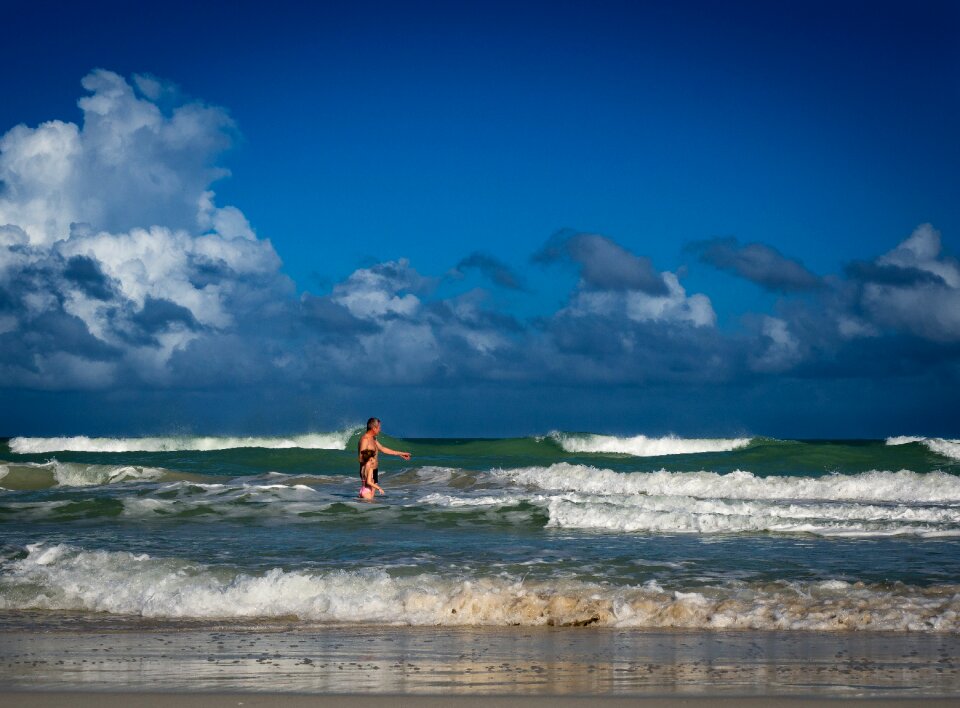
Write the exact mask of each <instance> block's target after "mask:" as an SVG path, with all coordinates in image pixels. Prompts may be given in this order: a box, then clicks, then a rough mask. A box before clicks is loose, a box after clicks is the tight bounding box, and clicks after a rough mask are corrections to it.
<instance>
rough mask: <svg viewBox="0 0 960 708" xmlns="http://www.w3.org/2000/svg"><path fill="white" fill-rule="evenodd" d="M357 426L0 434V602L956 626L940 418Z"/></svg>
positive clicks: (178, 612)
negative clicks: (363, 434)
mask: <svg viewBox="0 0 960 708" xmlns="http://www.w3.org/2000/svg"><path fill="white" fill-rule="evenodd" d="M359 432H360V431H359V430H344V431H335V432H328V433H324V432H319V433H310V434H303V435H296V436H291V437H286V438H281V437H197V436H192V437H186V436H183V437H152V438H87V437H74V438H12V439H9V440H5V441H3V442H2V443H0V610H3V611H4V612H5V617H6V619H5V621H6V622H8V623H9V622H10V621H14V622H15V621H16V617H17V616H18V614H17V613H22V614H23V616H24V617H25V618H26V617H28V616H35V615H36V612H38V611H39V612H63V611H69V612H71V613H74V616H76V613H79V614H80V615H82V616H85V617H88V618H89V619H90V621H91V622H96V621H97V618H98V617H99V618H116V617H130V616H132V617H146V618H154V619H156V620H158V621H165V620H177V621H184V620H189V621H191V622H197V623H201V624H202V623H204V622H209V623H210V624H211V625H213V624H216V625H217V626H222V625H223V623H224V622H231V621H244V622H249V621H251V620H258V621H260V620H262V621H269V620H271V619H283V620H284V621H293V622H296V623H302V624H303V625H304V626H309V625H316V624H324V623H357V624H364V625H371V626H382V625H427V626H435V625H462V626H512V625H522V626H531V625H554V626H563V625H577V626H588V627H590V626H597V627H602V626H608V627H631V628H691V629H707V630H709V629H744V630H787V631H790V630H818V631H867V632H869V631H910V632H957V631H958V630H960V619H958V612H960V441H957V440H949V439H931V438H922V437H900V438H890V439H888V440H865V441H850V440H846V441H844V440H840V441H822V440H821V441H794V440H773V439H767V438H731V439H689V438H677V437H664V438H650V437H645V436H642V435H638V436H634V437H615V436H606V435H594V434H587V433H581V434H575V433H556V432H555V433H550V434H547V435H543V436H539V437H529V438H515V439H496V440H486V439H408V440H397V439H392V438H384V439H383V442H384V443H385V444H386V445H388V446H389V447H392V448H395V449H402V450H409V451H410V452H411V453H412V454H413V458H412V459H411V460H410V461H409V462H405V461H403V460H401V459H399V458H395V457H389V456H386V455H381V460H380V480H381V485H382V486H383V487H384V488H385V490H386V491H387V494H386V496H383V497H379V496H378V497H377V499H376V500H375V502H372V503H369V502H364V501H361V500H359V499H358V498H357V491H358V488H359V474H358V464H357V460H356V447H357V440H358V436H359ZM11 617H12V618H13V620H11ZM24 621H25V622H26V621H27V620H26V619H25V620H24Z"/></svg>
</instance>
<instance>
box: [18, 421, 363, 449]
mask: <svg viewBox="0 0 960 708" xmlns="http://www.w3.org/2000/svg"><path fill="white" fill-rule="evenodd" d="M356 432H357V429H354V428H350V429H346V430H341V431H337V432H332V433H305V434H303V435H293V436H290V437H215V436H207V437H203V436H173V437H148V438H89V437H86V436H83V435H81V436H76V437H61V438H23V437H20V438H12V439H11V440H10V449H11V450H12V451H13V452H15V453H17V454H20V455H27V454H38V453H45V452H58V451H61V450H70V451H74V452H174V451H180V450H204V451H209V450H229V449H233V448H240V447H263V448H271V449H276V450H280V449H290V448H305V449H309V450H345V449H346V447H347V442H348V441H349V440H350V437H351V436H352V435H353V434H354V433H356Z"/></svg>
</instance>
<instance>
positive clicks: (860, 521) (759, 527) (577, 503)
mask: <svg viewBox="0 0 960 708" xmlns="http://www.w3.org/2000/svg"><path fill="white" fill-rule="evenodd" d="M548 512H549V515H550V521H549V522H548V526H554V527H558V528H580V529H600V530H605V531H625V532H652V533H694V534H728V533H758V532H760V533H782V534H802V533H807V534H814V535H817V536H858V537H877V536H919V537H944V536H960V509H958V508H955V507H954V508H929V507H921V508H914V507H905V506H877V505H867V504H863V505H861V504H844V503H835V504H819V503H813V504H801V503H788V504H777V503H775V502H766V501H763V502H757V501H749V502H748V501H728V500H699V499H691V498H689V497H647V496H638V497H633V498H626V499H616V500H615V499H613V498H597V497H594V498H588V499H583V498H576V496H574V498H570V497H566V498H565V497H557V498H554V499H552V500H550V502H549V504H548Z"/></svg>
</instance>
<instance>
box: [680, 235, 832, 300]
mask: <svg viewBox="0 0 960 708" xmlns="http://www.w3.org/2000/svg"><path fill="white" fill-rule="evenodd" d="M687 248H688V249H689V250H691V251H693V252H694V253H698V254H699V255H700V260H701V261H703V262H704V263H708V264H710V265H712V266H714V267H716V268H720V269H721V270H725V271H728V272H730V273H733V274H735V275H739V276H740V277H741V278H746V279H747V280H750V281H752V282H754V283H756V284H757V285H759V286H760V287H762V288H764V289H766V290H771V291H773V292H781V293H792V292H802V291H804V290H813V289H815V288H817V287H819V286H820V279H819V278H818V277H817V276H816V275H814V274H813V273H811V272H810V271H809V270H807V269H806V268H805V267H804V266H803V264H802V263H800V261H798V260H795V259H793V258H787V257H786V256H784V255H783V254H781V253H780V252H779V251H778V250H777V249H775V248H773V247H772V246H767V245H765V244H762V243H748V244H745V245H741V244H740V243H739V242H738V241H737V239H735V238H732V237H731V238H717V239H711V240H708V241H697V242H694V243H692V244H690V245H689V246H688V247H687Z"/></svg>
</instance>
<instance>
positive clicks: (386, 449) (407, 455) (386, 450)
mask: <svg viewBox="0 0 960 708" xmlns="http://www.w3.org/2000/svg"><path fill="white" fill-rule="evenodd" d="M377 449H378V450H379V451H380V452H382V453H384V454H385V455H396V456H397V457H402V458H403V459H405V460H409V459H410V453H409V452H400V451H399V450H391V449H390V448H389V447H384V446H383V445H381V444H380V441H379V440H377Z"/></svg>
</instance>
